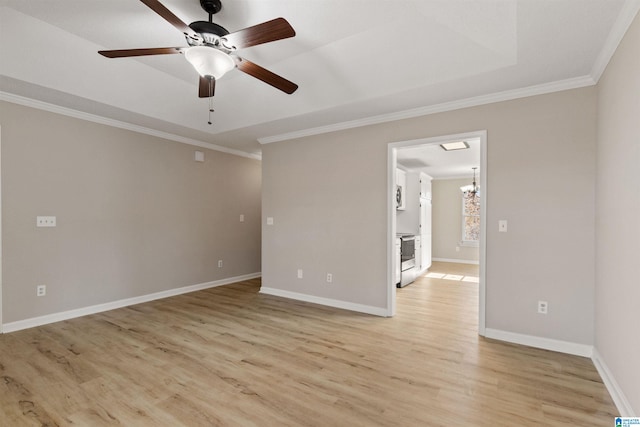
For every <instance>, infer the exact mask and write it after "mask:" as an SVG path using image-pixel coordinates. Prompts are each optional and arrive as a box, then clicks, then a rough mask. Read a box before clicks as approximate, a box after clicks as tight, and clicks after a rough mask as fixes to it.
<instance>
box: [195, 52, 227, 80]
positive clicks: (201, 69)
mask: <svg viewBox="0 0 640 427" xmlns="http://www.w3.org/2000/svg"><path fill="white" fill-rule="evenodd" d="M184 56H185V58H187V61H189V63H191V65H193V68H195V69H196V71H197V72H198V74H200V75H201V76H202V77H208V76H211V77H213V78H214V79H216V80H218V79H219V78H220V77H222V76H224V75H225V73H227V72H228V71H231V70H233V68H235V66H236V62H235V61H234V60H233V58H232V57H231V56H230V55H228V54H226V53H225V52H222V51H221V50H218V49H216V48H214V47H210V46H192V47H190V48H189V49H187V51H186V52H185V54H184Z"/></svg>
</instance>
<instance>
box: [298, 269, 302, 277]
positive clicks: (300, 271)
mask: <svg viewBox="0 0 640 427" xmlns="http://www.w3.org/2000/svg"><path fill="white" fill-rule="evenodd" d="M298 279H302V269H301V268H299V269H298Z"/></svg>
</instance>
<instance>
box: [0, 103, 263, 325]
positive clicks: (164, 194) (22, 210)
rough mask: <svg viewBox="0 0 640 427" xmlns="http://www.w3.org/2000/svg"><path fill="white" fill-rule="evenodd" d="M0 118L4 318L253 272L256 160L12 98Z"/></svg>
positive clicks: (256, 260) (256, 266) (0, 106)
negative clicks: (50, 221)
mask: <svg viewBox="0 0 640 427" xmlns="http://www.w3.org/2000/svg"><path fill="white" fill-rule="evenodd" d="M0 125H1V126H2V230H3V298H2V303H3V321H4V323H8V322H13V321H17V320H23V319H28V318H32V317H35V316H41V315H46V314H52V313H57V312H61V311H65V310H71V309H77V308H82V307H86V306H91V305H95V304H100V303H105V302H111V301H115V300H119V299H125V298H131V297H136V296H141V295H146V294H150V293H155V292H159V291H164V290H169V289H173V288H179V287H183V286H188V285H194V284H200V283H204V282H208V281H214V280H218V279H223V278H228V277H235V276H239V275H244V274H251V273H256V272H259V271H260V238H261V237H260V214H261V211H260V191H261V163H260V162H259V161H257V160H253V159H248V158H244V157H238V156H234V155H229V154H225V153H221V152H216V151H211V150H206V149H203V148H199V147H192V146H188V145H184V144H180V143H176V142H171V141H167V140H163V139H159V138H156V137H152V136H148V135H143V134H138V133H134V132H130V131H126V130H121V129H116V128H113V127H108V126H103V125H99V124H96V123H91V122H87V121H83V120H79V119H74V118H70V117H66V116H62V115H57V114H53V113H49V112H44V111H40V110H36V109H31V108H27V107H22V106H18V105H15V104H10V103H0ZM195 150H200V151H204V152H205V162H204V163H197V162H194V160H193V159H194V151H195ZM240 214H244V215H245V222H243V223H240V221H239V216H240ZM37 215H55V216H56V217H57V227H56V228H36V227H35V221H36V216H37ZM219 259H222V260H223V268H218V267H217V260H219ZM39 284H45V285H47V295H46V296H45V297H40V298H37V297H36V285H39Z"/></svg>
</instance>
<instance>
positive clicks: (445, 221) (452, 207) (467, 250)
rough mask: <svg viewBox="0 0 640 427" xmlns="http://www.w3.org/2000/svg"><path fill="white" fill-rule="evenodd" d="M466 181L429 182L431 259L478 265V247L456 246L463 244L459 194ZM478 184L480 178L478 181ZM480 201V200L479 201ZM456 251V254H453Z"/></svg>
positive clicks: (442, 180) (443, 180) (468, 180)
mask: <svg viewBox="0 0 640 427" xmlns="http://www.w3.org/2000/svg"><path fill="white" fill-rule="evenodd" d="M471 181H472V178H469V179H466V178H465V179H438V180H433V181H431V185H432V193H433V203H432V204H433V208H432V213H433V227H432V230H433V234H432V251H433V258H444V259H455V260H461V261H478V260H479V259H480V250H479V249H478V248H477V247H475V248H474V247H468V246H459V244H460V241H461V240H462V191H460V187H462V186H465V185H469V184H470V183H471ZM478 181H480V178H479V177H478ZM481 200H482V199H481ZM456 248H458V249H459V250H458V251H456Z"/></svg>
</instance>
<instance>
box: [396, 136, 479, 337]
mask: <svg viewBox="0 0 640 427" xmlns="http://www.w3.org/2000/svg"><path fill="white" fill-rule="evenodd" d="M466 140H477V141H478V143H479V152H480V153H479V154H480V159H479V164H480V168H479V169H480V171H481V173H480V175H479V176H480V177H479V187H480V188H481V189H482V203H481V204H480V238H479V242H478V253H479V261H478V267H479V278H478V281H479V283H478V333H479V334H480V335H484V334H485V301H486V280H485V278H486V217H487V215H486V212H487V194H488V192H487V190H488V189H487V175H488V170H487V155H486V153H487V132H486V131H476V132H468V133H463V134H454V135H443V136H438V137H433V138H424V139H416V140H410V141H398V142H393V143H390V144H389V145H388V157H387V158H388V161H387V185H388V198H387V200H388V201H387V283H388V286H387V288H388V294H387V316H394V315H395V314H396V292H397V288H396V283H395V276H396V269H397V267H398V266H397V261H396V251H397V249H396V234H397V231H398V230H397V224H396V207H397V203H396V189H397V184H398V183H397V173H396V171H397V169H398V165H399V163H398V150H403V149H409V148H413V147H421V146H424V147H429V148H431V149H436V148H437V149H440V147H439V146H440V145H441V144H444V143H448V142H458V141H466Z"/></svg>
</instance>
